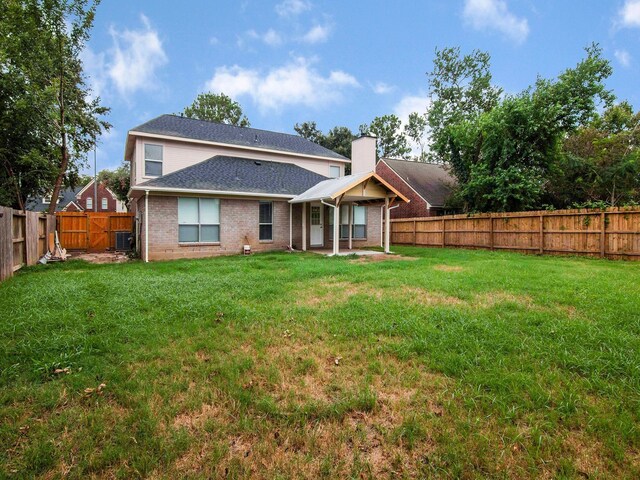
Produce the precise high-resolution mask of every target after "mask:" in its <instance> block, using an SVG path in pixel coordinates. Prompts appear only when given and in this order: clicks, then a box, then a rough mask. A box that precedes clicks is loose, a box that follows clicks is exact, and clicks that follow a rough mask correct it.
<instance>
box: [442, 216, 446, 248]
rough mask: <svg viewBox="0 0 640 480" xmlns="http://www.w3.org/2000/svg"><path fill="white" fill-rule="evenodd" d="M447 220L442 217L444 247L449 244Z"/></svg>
mask: <svg viewBox="0 0 640 480" xmlns="http://www.w3.org/2000/svg"><path fill="white" fill-rule="evenodd" d="M446 226H447V220H446V219H445V218H444V217H442V247H443V248H444V247H446V246H447V228H446Z"/></svg>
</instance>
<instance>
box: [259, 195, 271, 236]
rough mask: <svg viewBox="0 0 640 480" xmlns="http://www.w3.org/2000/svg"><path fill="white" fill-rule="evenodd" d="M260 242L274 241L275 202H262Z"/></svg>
mask: <svg viewBox="0 0 640 480" xmlns="http://www.w3.org/2000/svg"><path fill="white" fill-rule="evenodd" d="M259 222H260V227H259V228H260V240H273V202H260V219H259Z"/></svg>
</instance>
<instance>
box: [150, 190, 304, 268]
mask: <svg viewBox="0 0 640 480" xmlns="http://www.w3.org/2000/svg"><path fill="white" fill-rule="evenodd" d="M265 200H267V199H265ZM137 208H138V211H139V212H140V213H143V214H144V213H145V212H144V197H142V198H141V199H140V200H139V201H138V207H137ZM294 218H295V217H294ZM258 222H259V200H257V199H256V200H245V199H231V198H221V199H220V242H219V243H210V244H202V245H197V244H180V243H179V241H178V197H174V196H156V195H150V196H149V260H168V259H174V258H199V257H211V256H216V255H229V254H238V253H241V252H242V247H243V245H245V244H249V245H251V250H252V251H254V252H259V251H266V250H284V249H285V248H286V247H287V245H288V244H289V204H288V202H286V201H273V240H272V241H260V240H259V223H258ZM294 226H295V223H294ZM298 232H300V225H299V224H298ZM294 234H295V229H294ZM296 238H297V239H300V238H301V232H300V233H299V234H298V236H297V237H296V236H295V235H294V239H296ZM295 241H299V240H294V242H295ZM141 243H142V245H141V246H142V248H141V252H142V255H143V258H144V223H142V225H141Z"/></svg>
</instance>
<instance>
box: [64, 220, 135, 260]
mask: <svg viewBox="0 0 640 480" xmlns="http://www.w3.org/2000/svg"><path fill="white" fill-rule="evenodd" d="M56 219H57V230H58V236H59V238H60V244H61V245H62V247H63V248H66V249H67V250H88V251H94V252H101V251H105V250H108V249H111V250H113V249H115V246H116V232H131V230H132V228H133V219H134V214H133V213H115V212H57V213H56Z"/></svg>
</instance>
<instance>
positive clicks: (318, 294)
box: [296, 279, 384, 307]
mask: <svg viewBox="0 0 640 480" xmlns="http://www.w3.org/2000/svg"><path fill="white" fill-rule="evenodd" d="M383 294H384V292H383V291H382V290H381V289H379V288H375V287H374V286H372V285H370V284H367V283H352V282H345V281H338V280H336V279H328V280H324V281H321V282H317V283H310V284H309V285H308V286H306V288H301V289H300V290H298V292H297V296H298V300H297V301H296V303H297V305H299V306H307V307H316V306H318V305H323V304H335V303H344V302H346V301H347V300H349V298H350V297H352V296H354V295H367V296H369V297H372V298H376V299H380V298H382V296H383Z"/></svg>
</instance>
